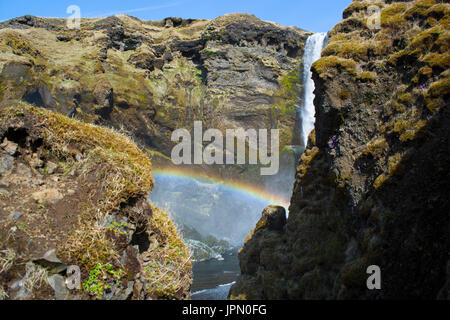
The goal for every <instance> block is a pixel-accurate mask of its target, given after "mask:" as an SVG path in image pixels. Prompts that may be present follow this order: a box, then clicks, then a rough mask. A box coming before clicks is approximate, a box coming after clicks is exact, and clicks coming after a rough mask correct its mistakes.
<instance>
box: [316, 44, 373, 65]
mask: <svg viewBox="0 0 450 320" xmlns="http://www.w3.org/2000/svg"><path fill="white" fill-rule="evenodd" d="M368 50H369V44H368V43H365V42H356V41H333V42H331V43H329V44H328V45H327V46H326V48H325V49H324V51H323V55H324V56H331V55H335V56H338V57H341V58H346V59H354V60H363V61H366V60H367V59H368V58H367V51H368Z"/></svg>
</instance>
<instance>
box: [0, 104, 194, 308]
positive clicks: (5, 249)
mask: <svg viewBox="0 0 450 320" xmlns="http://www.w3.org/2000/svg"><path fill="white" fill-rule="evenodd" d="M151 169H152V168H151V163H150V160H149V158H148V156H146V155H145V154H143V153H142V152H141V151H140V150H139V149H138V148H137V146H136V145H135V144H134V143H133V142H132V140H131V139H129V138H128V137H126V136H123V135H121V134H119V133H118V132H116V131H114V130H111V129H106V128H103V127H98V126H94V125H91V124H85V123H82V122H78V121H76V120H73V119H69V118H67V117H65V116H63V115H61V114H57V113H53V112H51V111H48V110H46V109H42V108H38V107H34V106H30V105H28V104H26V103H24V102H22V101H13V100H6V101H3V102H2V103H1V104H0V300H3V299H13V300H20V299H50V300H51V299H57V300H61V299H69V300H71V299H83V300H84V299H106V300H116V299H119V300H126V299H139V300H141V299H184V298H188V297H189V295H190V293H189V290H190V285H191V282H192V270H191V262H190V251H189V250H188V249H187V248H186V246H185V244H184V243H183V241H182V239H181V238H180V237H179V236H178V234H177V231H176V230H175V227H174V225H173V224H172V222H171V221H170V220H169V218H168V216H167V215H166V214H165V213H164V212H162V211H161V210H159V209H158V208H155V207H153V206H151V205H150V204H149V203H148V202H147V199H146V198H147V196H148V193H149V191H150V190H151V188H152V187H153V179H152V176H151ZM73 265H75V266H78V267H79V270H80V271H81V274H80V278H79V280H80V283H79V284H80V287H79V288H78V289H77V288H76V287H71V288H70V287H66V284H65V276H70V275H71V273H69V274H68V267H69V266H73ZM73 284H75V285H76V282H74V283H73ZM68 288H70V289H73V288H75V289H74V290H69V289H68Z"/></svg>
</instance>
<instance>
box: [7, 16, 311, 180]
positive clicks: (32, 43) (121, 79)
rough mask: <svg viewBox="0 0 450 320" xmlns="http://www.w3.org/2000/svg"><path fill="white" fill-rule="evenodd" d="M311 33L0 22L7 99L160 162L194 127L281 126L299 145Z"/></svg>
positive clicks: (225, 24)
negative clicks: (79, 123) (181, 131)
mask: <svg viewBox="0 0 450 320" xmlns="http://www.w3.org/2000/svg"><path fill="white" fill-rule="evenodd" d="M309 34H310V33H308V32H305V31H302V30H300V29H297V28H294V27H282V26H279V25H277V24H274V23H270V22H264V21H261V20H259V19H257V18H256V17H254V16H251V15H245V14H233V15H226V16H223V17H220V18H218V19H215V20H212V21H206V20H183V19H179V18H167V19H165V20H163V21H141V20H139V19H136V18H133V17H130V16H114V17H109V18H105V19H83V20H82V23H81V30H68V29H67V28H66V27H65V20H63V19H43V18H37V17H31V16H26V17H21V18H17V19H12V20H9V21H6V22H3V23H1V24H0V40H1V41H0V52H1V55H0V70H1V78H0V81H1V82H0V83H1V87H2V90H1V91H0V92H1V94H2V95H3V96H4V97H5V98H16V99H23V100H25V101H27V102H29V103H32V104H34V105H37V106H41V107H45V108H48V109H50V110H53V111H57V112H60V113H62V114H65V115H67V116H69V117H75V118H77V119H80V120H84V121H86V122H91V123H96V124H104V125H108V126H112V127H115V128H118V129H121V130H124V131H125V132H127V133H128V134H130V135H132V136H133V137H134V138H135V139H136V141H137V142H138V143H139V144H140V145H141V146H142V147H143V148H145V149H148V150H149V151H150V152H152V153H153V155H154V157H155V161H158V160H161V161H166V160H164V159H167V158H164V156H170V153H171V150H172V147H173V146H174V144H173V142H172V141H171V139H170V137H171V133H172V131H173V130H175V129H178V128H186V129H188V130H190V129H192V127H193V123H194V120H201V121H203V127H204V128H217V129H220V130H225V129H233V128H238V127H243V128H255V129H259V128H264V129H275V128H278V129H280V130H281V148H283V147H284V146H286V145H293V144H294V145H295V144H299V142H298V141H296V140H298V135H297V132H296V131H297V127H298V119H296V112H295V110H294V107H296V106H298V105H300V104H301V103H300V97H301V71H300V68H301V60H302V56H303V47H304V44H305V41H306V38H307V36H308V35H309ZM158 155H159V157H158ZM163 155H164V156H163ZM156 158H157V159H156ZM216 171H217V170H216ZM237 171H239V172H241V171H242V168H240V169H239V170H237ZM230 174H231V173H230ZM236 175H237V174H236ZM237 176H239V175H237Z"/></svg>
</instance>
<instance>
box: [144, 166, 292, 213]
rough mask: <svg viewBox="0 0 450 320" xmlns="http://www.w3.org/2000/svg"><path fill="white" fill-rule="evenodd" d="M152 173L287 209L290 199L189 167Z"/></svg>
mask: <svg viewBox="0 0 450 320" xmlns="http://www.w3.org/2000/svg"><path fill="white" fill-rule="evenodd" d="M152 175H153V176H154V177H155V178H158V177H161V178H181V179H189V180H196V181H198V182H200V183H205V184H213V185H220V187H222V188H224V189H226V190H230V191H234V192H237V193H240V194H243V195H246V196H251V197H254V198H258V199H260V200H262V201H265V202H268V203H270V204H273V205H279V206H283V207H284V208H286V209H288V207H289V202H290V200H289V199H287V198H284V197H282V196H279V195H277V194H274V193H271V192H269V191H267V190H265V189H262V188H258V187H257V186H255V185H251V184H249V183H245V182H240V181H239V182H234V181H227V180H224V179H221V178H217V177H211V176H207V175H205V174H202V173H199V172H197V171H194V170H189V169H177V168H164V169H156V170H155V171H153V172H152Z"/></svg>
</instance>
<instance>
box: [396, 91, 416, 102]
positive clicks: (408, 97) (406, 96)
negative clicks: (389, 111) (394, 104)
mask: <svg viewBox="0 0 450 320" xmlns="http://www.w3.org/2000/svg"><path fill="white" fill-rule="evenodd" d="M398 99H399V100H400V101H401V102H403V103H405V104H408V103H411V102H412V101H413V96H412V94H411V93H404V94H402V95H401V96H400V97H399V98H398Z"/></svg>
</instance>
